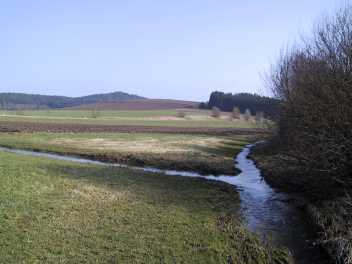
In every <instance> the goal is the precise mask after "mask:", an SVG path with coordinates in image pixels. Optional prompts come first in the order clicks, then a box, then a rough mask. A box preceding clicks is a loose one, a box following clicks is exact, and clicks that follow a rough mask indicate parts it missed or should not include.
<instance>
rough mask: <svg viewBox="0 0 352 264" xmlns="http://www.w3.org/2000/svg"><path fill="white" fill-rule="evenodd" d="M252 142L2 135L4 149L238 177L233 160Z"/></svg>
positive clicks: (134, 135)
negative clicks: (54, 153) (77, 156)
mask: <svg viewBox="0 0 352 264" xmlns="http://www.w3.org/2000/svg"><path fill="white" fill-rule="evenodd" d="M248 140H249V138H248V137H246V136H239V135H238V136H231V137H229V136H206V135H186V134H157V133H98V134H95V133H28V134H27V133H2V134H1V137H0V145H1V146H7V147H13V148H21V149H32V150H40V151H50V152H57V153H64V154H74V155H80V156H84V157H91V158H94V159H97V160H103V161H110V162H118V163H124V164H130V165H138V166H154V167H157V168H167V169H178V170H187V171H197V172H200V173H205V174H236V173H237V171H236V170H235V168H234V162H233V158H234V157H235V155H236V154H237V153H238V152H239V151H240V150H241V148H242V147H243V146H244V145H245V144H247V143H248Z"/></svg>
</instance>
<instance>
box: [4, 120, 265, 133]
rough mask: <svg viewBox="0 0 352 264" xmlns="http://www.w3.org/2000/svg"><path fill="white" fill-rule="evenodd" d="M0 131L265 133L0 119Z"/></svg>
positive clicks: (262, 130)
mask: <svg viewBox="0 0 352 264" xmlns="http://www.w3.org/2000/svg"><path fill="white" fill-rule="evenodd" d="M0 132H27V133H32V132H52V133H64V132H72V133H80V132H94V133H102V132H108V133H109V132H110V133H173V134H183V133H185V134H206V135H254V134H265V133H267V130H264V129H245V128H203V127H202V128H194V127H159V126H117V125H88V124H51V123H33V122H3V121H0Z"/></svg>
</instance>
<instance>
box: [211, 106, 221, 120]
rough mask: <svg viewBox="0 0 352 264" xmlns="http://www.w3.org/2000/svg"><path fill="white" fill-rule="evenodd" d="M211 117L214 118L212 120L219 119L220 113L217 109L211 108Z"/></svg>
mask: <svg viewBox="0 0 352 264" xmlns="http://www.w3.org/2000/svg"><path fill="white" fill-rule="evenodd" d="M211 116H212V117H214V118H219V117H220V116H221V111H220V109H219V108H217V107H213V108H212V109H211Z"/></svg>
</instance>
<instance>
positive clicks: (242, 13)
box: [0, 0, 342, 100]
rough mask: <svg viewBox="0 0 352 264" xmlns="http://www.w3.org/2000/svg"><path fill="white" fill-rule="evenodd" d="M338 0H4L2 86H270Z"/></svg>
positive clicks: (193, 89)
mask: <svg viewBox="0 0 352 264" xmlns="http://www.w3.org/2000/svg"><path fill="white" fill-rule="evenodd" d="M341 3H342V1H338V0H336V1H333V0H295V1H293V0H266V1H263V0H256V1H255V0H247V1H242V0H232V1H231V0H228V1H225V0H213V1H207V0H185V1H183V0H177V1H176V0H175V1H171V0H169V1H168V0H164V1H161V0H160V1H159V0H149V1H146V0H145V1H134V0H124V1H122V0H121V1H119V0H115V1H112V0H111V1H108V0H95V1H90V0H84V1H83V0H61V1H55V0H50V1H49V0H31V1H29V0H26V1H24V0H23V1H17V0H12V1H0V35H1V41H0V58H1V63H0V92H25V93H41V94H56V95H67V96H80V95H86V94H91V93H105V92H111V91H117V90H119V91H125V92H129V93H135V94H138V95H142V96H146V97H150V98H174V99H185V100H206V99H207V98H208V96H209V94H210V92H211V91H213V90H222V91H225V92H232V93H237V92H256V93H262V94H268V91H266V90H265V88H263V81H262V78H261V76H260V75H261V73H263V72H264V71H265V70H267V69H268V68H269V65H270V63H272V62H274V61H275V58H277V56H278V54H279V52H280V49H282V48H283V47H285V46H287V45H290V44H292V43H293V42H294V41H295V40H297V39H298V36H299V34H302V33H304V32H307V31H309V29H310V28H311V26H312V23H313V22H314V21H316V19H319V18H320V17H321V16H322V15H324V14H328V13H330V12H331V11H333V10H335V9H336V8H337V7H339V5H340V4H341Z"/></svg>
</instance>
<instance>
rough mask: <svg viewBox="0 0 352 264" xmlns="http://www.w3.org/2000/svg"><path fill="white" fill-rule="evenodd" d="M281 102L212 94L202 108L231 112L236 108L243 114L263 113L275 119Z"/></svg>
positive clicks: (268, 98)
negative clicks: (214, 108) (249, 112)
mask: <svg viewBox="0 0 352 264" xmlns="http://www.w3.org/2000/svg"><path fill="white" fill-rule="evenodd" d="M279 102H280V101H279V100H277V99H274V98H271V97H266V96H260V95H256V94H249V93H239V94H232V93H223V92H218V91H216V92H212V93H211V95H210V98H209V101H208V102H207V103H202V104H201V105H200V107H201V108H205V109H211V108H213V107H217V108H219V109H220V110H221V111H227V112H230V111H232V110H233V108H234V107H237V108H239V110H240V111H241V113H244V112H245V111H246V109H249V110H250V111H251V113H252V114H255V113H257V112H263V113H264V114H265V115H267V116H270V117H274V116H275V115H277V112H278V106H279Z"/></svg>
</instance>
